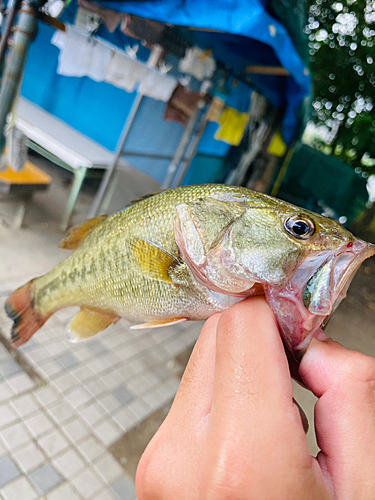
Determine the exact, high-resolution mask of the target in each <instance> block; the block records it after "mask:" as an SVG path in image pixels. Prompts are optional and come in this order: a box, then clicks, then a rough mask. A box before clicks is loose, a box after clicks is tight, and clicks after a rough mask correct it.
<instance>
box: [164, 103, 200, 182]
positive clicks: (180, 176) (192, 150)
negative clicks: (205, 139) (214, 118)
mask: <svg viewBox="0 0 375 500" xmlns="http://www.w3.org/2000/svg"><path fill="white" fill-rule="evenodd" d="M209 110H210V108H209V106H207V110H206V111H205V113H204V115H203V117H202V120H201V122H200V124H199V127H198V130H197V132H196V133H195V136H194V137H193V139H192V141H191V143H190V144H189V147H188V151H187V157H186V159H185V160H184V161H183V163H182V166H181V168H180V171H179V172H177V177H176V179H174V181H173V183H171V184H172V186H173V187H178V186H181V184H182V182H183V180H184V178H185V175H186V173H187V171H188V169H189V167H190V164H191V162H192V160H193V158H194V156H195V154H196V152H197V149H198V146H199V143H200V140H201V139H202V135H203V133H204V131H205V129H206V125H207V122H208V112H209Z"/></svg>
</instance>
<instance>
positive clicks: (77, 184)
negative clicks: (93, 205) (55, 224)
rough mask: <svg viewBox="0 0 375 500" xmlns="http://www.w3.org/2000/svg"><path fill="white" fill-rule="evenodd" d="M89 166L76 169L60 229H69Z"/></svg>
mask: <svg viewBox="0 0 375 500" xmlns="http://www.w3.org/2000/svg"><path fill="white" fill-rule="evenodd" d="M86 172H87V167H80V168H79V169H77V170H75V171H74V181H73V185H72V188H71V190H70V194H69V198H68V202H67V204H66V207H65V211H64V215H63V216H62V219H61V224H60V229H61V230H62V231H66V230H67V229H68V226H69V223H70V219H71V217H72V214H73V210H74V207H75V204H76V203H77V198H78V195H79V193H80V191H81V187H82V183H83V181H84V179H85V177H86Z"/></svg>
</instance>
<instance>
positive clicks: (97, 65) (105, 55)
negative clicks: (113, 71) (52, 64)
mask: <svg viewBox="0 0 375 500" xmlns="http://www.w3.org/2000/svg"><path fill="white" fill-rule="evenodd" d="M51 43H52V44H53V45H56V47H58V48H59V49H60V54H59V60H58V65H57V73H58V74H59V75H64V76H78V77H79V76H88V77H89V78H92V79H93V80H95V81H97V82H102V81H103V80H104V78H105V75H106V71H107V67H108V65H109V62H110V59H111V54H112V49H111V48H110V47H109V46H107V45H105V44H103V43H101V42H100V41H99V40H98V39H96V38H93V37H90V36H88V35H86V34H85V33H82V32H80V31H78V30H77V29H75V28H74V27H73V26H70V25H67V31H66V32H65V33H64V32H61V31H57V32H56V33H55V34H54V35H53V37H52V39H51Z"/></svg>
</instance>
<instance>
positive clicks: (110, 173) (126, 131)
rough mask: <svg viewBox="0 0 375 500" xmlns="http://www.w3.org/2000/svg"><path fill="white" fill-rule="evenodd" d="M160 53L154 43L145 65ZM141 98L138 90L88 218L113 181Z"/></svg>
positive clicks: (154, 61)
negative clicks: (115, 151) (110, 164)
mask: <svg viewBox="0 0 375 500" xmlns="http://www.w3.org/2000/svg"><path fill="white" fill-rule="evenodd" d="M162 53H163V48H162V47H160V46H159V45H155V46H154V47H153V49H152V51H151V54H150V56H149V58H148V61H147V66H148V67H149V68H155V67H156V65H157V64H158V62H159V60H160V57H161V55H162ZM142 99H143V94H140V93H139V92H137V95H136V97H135V99H134V102H133V104H132V107H131V109H130V112H129V115H128V116H127V118H126V122H125V126H124V129H123V132H122V134H121V139H120V141H119V144H118V147H117V153H116V156H115V159H114V160H113V163H112V166H111V168H110V169H109V170H108V171H107V172H106V173H105V175H104V177H103V180H102V182H101V184H100V186H99V189H98V192H97V193H96V195H95V198H94V201H93V202H92V205H91V208H90V211H89V218H93V217H96V216H97V214H98V213H99V210H100V207H101V205H102V203H103V201H104V197H105V195H106V194H107V191H108V187H109V185H110V184H111V182H113V179H114V176H115V173H116V170H117V165H118V162H119V160H120V158H121V156H122V154H123V150H124V145H125V142H126V140H127V138H128V136H129V134H130V131H131V128H132V126H133V124H134V120H135V118H136V116H137V113H138V109H139V106H140V105H141V102H142ZM107 197H108V196H106V198H107ZM106 205H107V203H106V200H105V203H104V208H105V209H106V208H107V207H106Z"/></svg>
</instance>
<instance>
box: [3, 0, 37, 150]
mask: <svg viewBox="0 0 375 500" xmlns="http://www.w3.org/2000/svg"><path fill="white" fill-rule="evenodd" d="M43 3H45V0H42V1H40V2H39V4H38V3H36V2H35V3H34V4H33V7H32V6H31V5H29V4H28V3H27V2H26V1H24V2H23V3H22V7H21V10H20V14H19V17H18V22H17V25H16V27H15V29H14V31H15V33H14V38H13V44H12V49H11V51H10V54H9V58H8V59H7V62H6V65H5V70H4V75H3V78H2V81H1V88H0V153H3V151H4V147H5V127H6V121H7V117H8V114H9V112H10V111H11V109H12V108H13V102H14V99H15V97H16V94H17V91H18V87H19V84H20V81H21V78H22V73H23V69H24V65H25V61H26V56H27V51H28V48H29V45H30V42H31V41H32V40H33V39H34V37H35V34H36V28H37V22H36V12H37V10H38V7H39V6H41V5H42V4H43Z"/></svg>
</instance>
